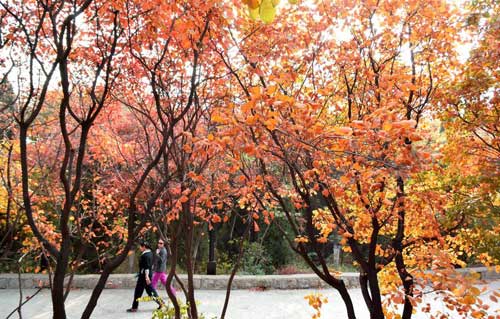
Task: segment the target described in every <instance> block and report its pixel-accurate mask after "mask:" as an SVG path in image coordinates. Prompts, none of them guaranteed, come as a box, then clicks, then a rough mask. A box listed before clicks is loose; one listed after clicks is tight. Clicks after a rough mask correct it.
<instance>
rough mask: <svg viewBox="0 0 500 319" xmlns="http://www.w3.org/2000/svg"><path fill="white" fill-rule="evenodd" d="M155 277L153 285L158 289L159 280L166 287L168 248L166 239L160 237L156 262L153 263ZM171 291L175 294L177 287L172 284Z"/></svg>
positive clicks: (152, 281)
mask: <svg viewBox="0 0 500 319" xmlns="http://www.w3.org/2000/svg"><path fill="white" fill-rule="evenodd" d="M153 271H154V272H153V278H152V280H151V286H152V287H153V288H154V289H156V286H157V285H158V281H161V283H162V284H163V285H164V286H165V287H166V286H167V273H166V272H167V249H166V248H165V241H163V239H160V240H159V241H158V248H157V249H156V256H155V263H154V265H153ZM170 291H172V293H173V294H174V295H175V292H176V291H175V288H174V287H173V286H170Z"/></svg>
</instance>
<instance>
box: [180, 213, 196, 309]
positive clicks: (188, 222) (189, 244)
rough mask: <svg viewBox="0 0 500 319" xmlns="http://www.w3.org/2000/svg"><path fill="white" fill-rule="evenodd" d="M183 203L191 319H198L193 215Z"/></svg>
mask: <svg viewBox="0 0 500 319" xmlns="http://www.w3.org/2000/svg"><path fill="white" fill-rule="evenodd" d="M188 205H189V204H186V203H183V211H184V221H185V227H186V228H185V229H186V269H187V277H188V278H187V279H188V291H187V293H188V294H187V302H188V304H189V314H190V318H192V319H198V310H197V308H196V300H195V299H194V281H193V260H192V258H193V254H192V248H193V227H194V226H193V215H192V214H191V210H190V208H189V206H188Z"/></svg>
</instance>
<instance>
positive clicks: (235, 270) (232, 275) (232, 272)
mask: <svg viewBox="0 0 500 319" xmlns="http://www.w3.org/2000/svg"><path fill="white" fill-rule="evenodd" d="M251 221H252V219H250V218H249V219H248V225H247V229H246V230H245V233H244V234H243V237H241V241H240V246H239V253H238V258H237V259H236V263H235V264H234V267H233V270H232V271H231V275H230V276H229V280H228V282H227V288H226V298H225V299H224V307H223V308H222V314H221V315H220V319H224V318H225V317H226V311H227V306H228V305H229V296H230V295H231V285H232V284H233V279H234V276H235V275H236V272H237V271H238V268H239V266H240V261H241V257H242V256H243V252H244V249H243V244H244V243H245V240H246V239H247V238H248V237H249V235H250V229H252V227H251V225H252V222H251Z"/></svg>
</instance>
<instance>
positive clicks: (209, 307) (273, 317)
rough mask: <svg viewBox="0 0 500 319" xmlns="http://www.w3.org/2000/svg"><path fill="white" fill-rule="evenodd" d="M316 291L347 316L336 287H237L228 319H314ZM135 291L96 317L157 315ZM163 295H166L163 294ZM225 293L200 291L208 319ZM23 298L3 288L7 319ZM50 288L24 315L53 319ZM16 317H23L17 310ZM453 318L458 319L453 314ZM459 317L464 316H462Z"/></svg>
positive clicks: (79, 297)
mask: <svg viewBox="0 0 500 319" xmlns="http://www.w3.org/2000/svg"><path fill="white" fill-rule="evenodd" d="M497 289H500V280H496V281H492V282H489V283H488V286H487V291H486V292H485V293H484V294H483V295H482V296H481V298H482V300H483V301H484V302H485V303H487V304H489V305H490V306H491V307H490V309H489V313H488V314H489V315H496V314H499V315H500V304H497V303H493V302H492V301H491V300H490V299H489V295H490V294H491V292H492V291H493V290H497ZM34 292H35V290H33V289H25V290H23V293H24V296H29V295H30V294H33V293H34ZM314 292H320V293H322V294H323V295H325V296H326V297H328V299H329V302H328V303H327V304H325V305H324V306H323V307H322V314H323V316H322V318H329V319H331V318H334V319H343V318H346V315H345V311H344V306H343V303H342V301H341V300H340V296H339V295H338V293H337V292H336V291H335V290H333V289H297V290H264V291H257V290H235V291H232V292H231V299H230V302H229V308H228V313H227V315H226V318H228V319H256V318H259V319H260V318H264V319H283V318H285V319H309V318H311V316H312V314H313V313H314V312H313V310H312V308H311V307H310V306H309V305H308V303H307V300H305V299H304V296H305V295H307V294H311V293H314ZM350 292H351V295H352V297H353V302H354V304H355V308H356V313H357V316H358V318H361V319H364V318H369V316H368V311H367V310H366V307H365V306H364V304H363V300H362V297H361V292H360V290H359V289H350ZM90 293H91V291H90V290H86V289H82V290H74V291H72V292H71V294H70V296H69V297H68V300H67V302H66V309H67V314H68V318H71V319H72V318H75V319H76V318H79V317H80V315H81V313H82V309H83V308H84V306H85V304H86V303H87V301H88V298H89V296H90ZM132 295H133V291H132V290H131V289H105V290H104V291H103V294H102V296H101V298H100V299H99V302H98V305H97V308H96V309H95V311H94V315H93V318H97V319H111V318H113V319H115V318H126V319H127V318H130V319H146V318H148V319H149V318H151V313H152V311H153V310H154V309H155V308H156V307H155V304H154V303H152V302H148V303H141V304H140V306H139V311H138V312H137V313H126V312H125V309H127V308H129V307H130V305H131V303H132ZM163 295H166V293H165V292H163ZM224 297H225V291H223V290H200V291H196V299H197V300H198V301H199V312H201V313H203V314H204V315H205V318H206V319H213V318H217V317H218V316H219V315H220V311H221V310H222V306H223V304H224ZM18 302H19V293H18V291H17V290H14V289H0V318H5V317H6V316H7V315H8V314H9V313H10V312H11V311H12V310H13V309H14V308H15V307H16V305H17V303H18ZM425 302H430V303H431V304H432V308H433V309H434V310H435V311H437V310H440V311H443V312H445V311H447V309H446V307H445V306H444V305H443V303H442V302H441V301H440V300H434V299H433V296H432V294H429V295H427V296H426V299H425ZM51 313H52V311H51V303H50V292H49V291H48V290H43V291H42V292H41V293H39V294H38V295H36V296H35V297H33V299H32V300H31V301H29V302H28V303H27V304H26V305H25V306H24V307H23V313H22V314H23V318H29V319H49V318H51ZM11 318H18V316H17V314H14V315H13V316H12V317H11ZM425 318H429V315H428V314H423V313H419V314H417V315H415V316H414V317H413V319H425ZM450 318H455V316H451V317H450ZM456 318H458V317H456Z"/></svg>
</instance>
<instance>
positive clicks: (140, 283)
mask: <svg viewBox="0 0 500 319" xmlns="http://www.w3.org/2000/svg"><path fill="white" fill-rule="evenodd" d="M139 247H140V249H141V257H140V258H139V274H138V277H137V284H136V285H135V291H134V301H133V302H132V308H130V309H127V312H136V311H137V308H138V307H139V301H137V299H138V298H141V297H142V294H143V293H144V289H146V292H147V294H148V295H149V296H150V297H157V298H158V293H157V292H156V290H155V289H154V288H153V287H152V286H151V276H152V274H153V270H152V266H153V253H152V252H151V246H150V245H149V243H148V242H146V241H141V243H140V246H139ZM156 302H157V303H158V305H160V307H161V305H162V303H161V301H160V300H156Z"/></svg>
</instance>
